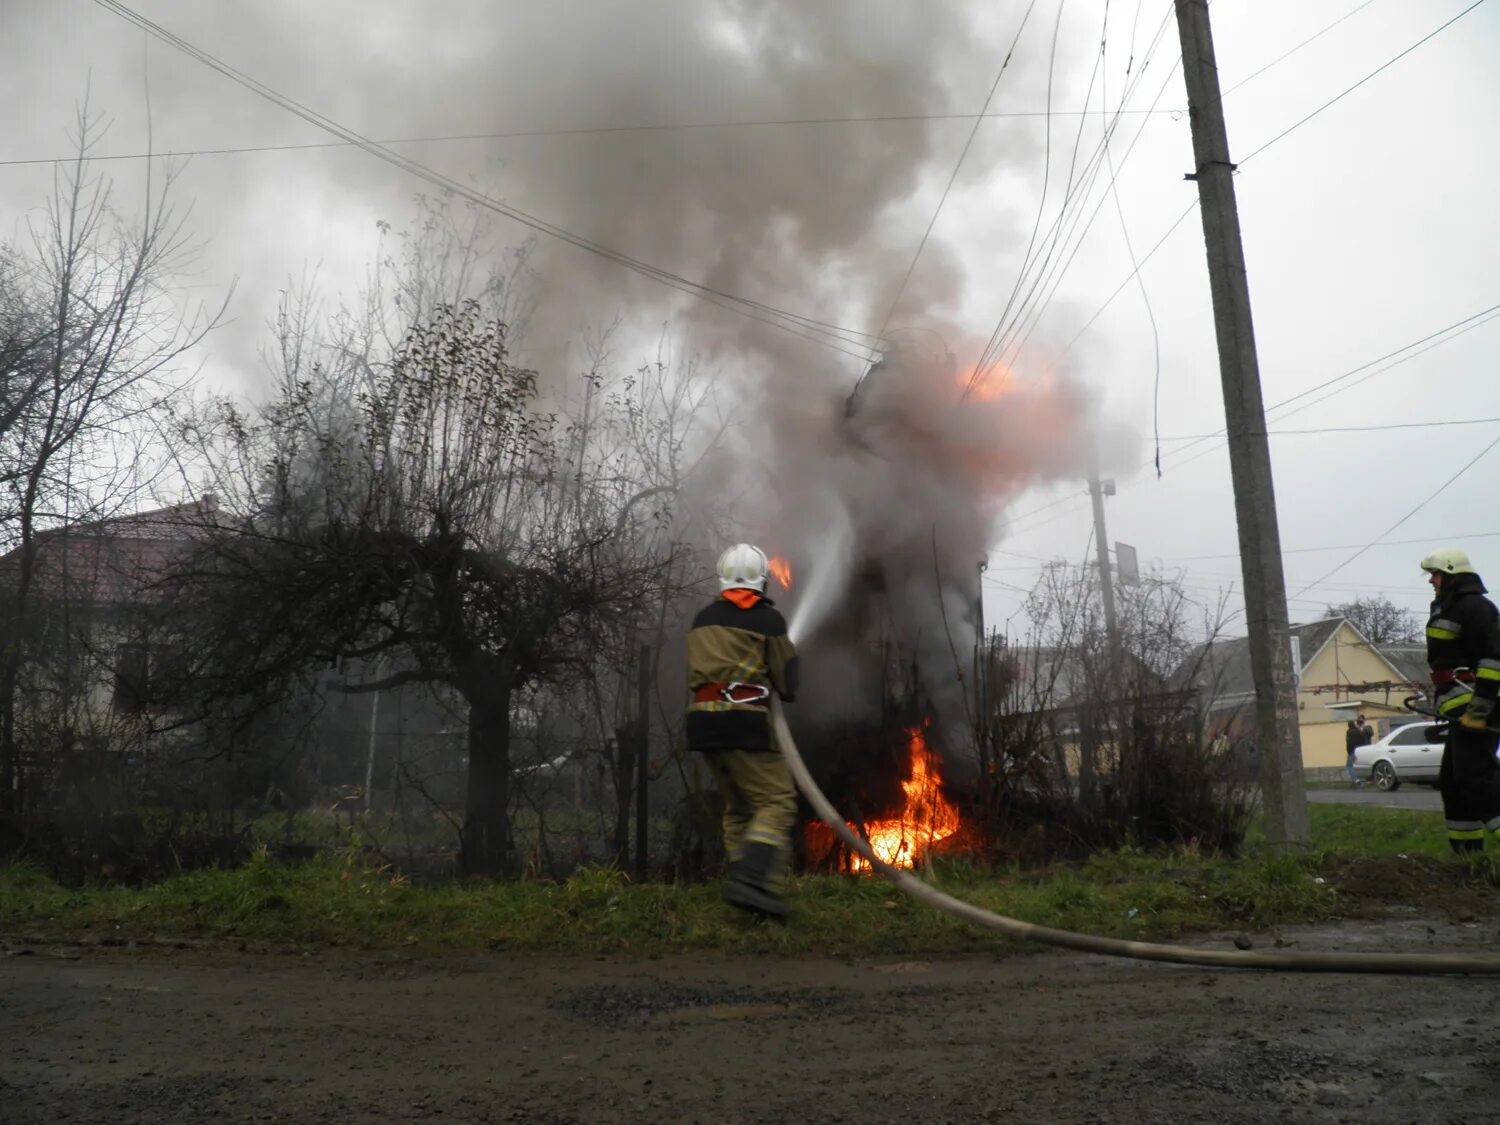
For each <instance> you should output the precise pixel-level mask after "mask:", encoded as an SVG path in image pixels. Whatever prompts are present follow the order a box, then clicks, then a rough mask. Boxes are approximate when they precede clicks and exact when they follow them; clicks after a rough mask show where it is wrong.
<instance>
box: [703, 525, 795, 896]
mask: <svg viewBox="0 0 1500 1125" xmlns="http://www.w3.org/2000/svg"><path fill="white" fill-rule="evenodd" d="M718 578H719V596H718V597H717V598H715V599H714V600H713V601H712V602H711V603H710V604H709V605H707V606H705V607H704V608H703V609H701V610H700V611H699V612H698V615H697V616H696V617H695V618H694V619H693V627H692V629H691V630H690V631H689V633H688V636H687V667H688V691H690V692H691V693H692V701H691V702H690V703H689V704H688V710H687V742H688V749H689V750H696V751H699V752H701V753H702V754H703V756H704V759H705V760H706V761H707V762H708V765H709V768H710V769H711V770H712V771H713V774H714V778H715V780H716V781H717V782H718V786H719V793H720V795H721V796H722V797H723V798H724V854H725V857H726V858H727V860H728V862H729V877H728V880H727V882H726V885H725V888H724V898H725V900H726V901H728V902H730V903H732V904H733V905H735V906H737V907H740V908H741V909H743V910H748V911H751V912H752V913H756V914H761V915H765V916H768V917H773V918H784V917H786V913H787V908H786V903H785V902H784V901H783V900H782V897H781V890H782V886H783V884H784V881H785V872H786V867H787V863H788V860H789V859H790V856H791V832H792V825H793V824H794V823H795V822H796V819H797V791H796V789H795V787H794V786H793V784H792V775H791V771H790V770H789V769H788V768H787V765H786V762H785V761H784V760H783V759H782V757H781V755H780V754H779V753H777V750H776V745H775V742H774V740H773V738H772V734H771V722H770V710H769V709H770V701H771V692H773V691H774V692H776V693H777V694H778V695H779V696H780V697H781V698H782V699H783V700H785V701H786V702H788V703H790V702H791V701H792V700H793V699H794V698H795V697H796V693H797V650H796V648H795V647H794V646H793V644H792V642H791V639H790V638H789V637H788V636H787V632H786V620H785V619H784V618H783V617H782V616H781V613H780V612H779V611H778V610H777V609H776V608H775V606H774V605H773V604H772V602H771V599H770V598H768V597H766V556H765V553H764V552H763V551H761V550H760V549H759V548H758V547H753V546H751V545H750V544H749V543H739V544H736V545H735V546H733V547H730V548H729V549H728V550H727V551H725V552H724V553H723V554H722V555H721V556H719V574H718Z"/></svg>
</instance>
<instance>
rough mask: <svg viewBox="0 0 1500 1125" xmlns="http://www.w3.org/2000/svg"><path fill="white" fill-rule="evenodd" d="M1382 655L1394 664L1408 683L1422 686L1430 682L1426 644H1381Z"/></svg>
mask: <svg viewBox="0 0 1500 1125" xmlns="http://www.w3.org/2000/svg"><path fill="white" fill-rule="evenodd" d="M1379 649H1380V655H1381V656H1383V657H1385V658H1386V659H1387V660H1388V661H1390V662H1391V663H1392V664H1394V665H1395V666H1396V668H1397V670H1398V671H1400V673H1401V675H1402V676H1403V677H1404V678H1405V680H1406V682H1407V683H1410V684H1415V685H1416V686H1418V687H1422V686H1424V685H1426V684H1427V683H1429V682H1430V681H1429V679H1428V668H1427V646H1426V645H1425V644H1405V645H1380V646H1379Z"/></svg>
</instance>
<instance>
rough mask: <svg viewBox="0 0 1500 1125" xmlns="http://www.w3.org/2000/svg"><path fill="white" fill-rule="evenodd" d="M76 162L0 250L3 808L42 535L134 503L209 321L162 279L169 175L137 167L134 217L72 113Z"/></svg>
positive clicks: (168, 242) (179, 257)
mask: <svg viewBox="0 0 1500 1125" xmlns="http://www.w3.org/2000/svg"><path fill="white" fill-rule="evenodd" d="M77 122H78V123H77V137H76V141H77V148H76V153H77V156H76V159H75V160H74V161H73V162H72V163H71V164H69V165H67V166H65V167H64V168H62V169H60V170H59V172H58V173H57V178H56V182H55V186H54V191H53V195H52V198H51V199H50V200H49V202H48V206H47V209H46V213H45V218H44V219H43V220H42V221H40V222H38V223H36V224H33V225H31V226H30V227H29V228H28V229H29V233H30V239H29V243H27V244H24V245H20V246H10V247H3V248H0V540H3V544H4V547H5V548H6V549H7V550H8V554H7V555H6V556H5V559H4V563H5V568H6V570H5V575H4V580H5V582H4V585H5V591H4V601H3V608H0V635H3V636H4V637H5V638H6V643H5V645H4V646H3V648H0V809H14V808H15V806H16V802H17V799H18V798H17V792H18V785H19V784H20V779H19V774H18V765H19V753H18V747H17V742H16V690H17V682H18V677H19V676H20V673H21V670H22V668H23V667H24V665H25V663H26V661H27V659H28V653H27V638H28V637H29V636H31V635H32V634H33V633H34V632H35V629H34V628H33V622H32V620H31V616H32V612H33V608H34V604H35V602H36V597H37V593H38V591H37V590H36V589H35V582H36V577H37V574H36V568H37V548H38V535H39V534H41V533H42V532H43V531H46V530H48V529H57V528H63V529H65V528H66V527H68V526H69V525H70V524H73V523H76V522H78V521H80V520H87V519H91V518H97V517H98V516H99V515H100V514H102V513H104V512H106V511H117V510H120V509H121V508H123V507H126V506H128V505H129V504H130V502H131V501H132V499H134V498H135V497H138V496H139V495H140V493H141V491H142V490H143V489H144V488H145V487H146V486H147V484H148V483H149V482H148V481H146V480H144V479H143V477H142V475H141V469H142V468H143V466H144V465H145V464H146V463H147V461H146V459H144V458H143V457H142V455H141V451H142V449H143V448H144V447H145V445H146V442H145V440H144V439H143V436H142V435H143V432H144V431H147V430H149V429H150V417H151V414H152V412H153V411H154V410H156V409H159V408H160V407H161V406H162V405H163V403H164V402H165V400H167V399H168V398H170V397H171V396H172V395H173V394H174V392H175V391H176V389H177V387H176V385H175V384H174V382H173V378H174V376H173V367H174V364H175V362H176V361H177V360H178V359H179V358H180V357H181V356H182V355H183V353H184V352H185V351H187V350H188V349H189V348H191V347H192V346H193V345H194V344H196V343H197V342H198V341H199V340H200V339H201V338H202V337H203V335H204V334H205V333H206V332H207V331H208V330H209V329H210V328H211V327H212V326H213V324H214V323H215V322H216V320H217V317H216V316H215V315H212V314H210V313H206V312H204V311H203V310H201V309H200V310H198V311H196V312H193V313H184V312H183V311H182V309H181V308H180V307H179V305H178V304H177V302H176V301H175V300H174V294H173V293H172V292H171V290H170V288H169V286H170V283H171V282H172V280H173V279H174V278H175V277H176V276H177V275H178V274H179V272H180V271H181V270H182V269H183V268H184V267H185V266H186V265H187V263H188V260H189V257H190V255H191V251H192V247H191V245H190V243H189V240H188V238H187V235H186V233H185V228H184V224H183V217H182V216H181V215H180V214H178V213H177V212H176V211H175V210H174V209H173V208H172V206H171V204H170V196H171V191H172V177H171V176H170V175H166V176H165V177H162V178H156V174H155V173H154V171H153V170H152V166H151V162H149V161H148V162H146V167H147V173H146V183H145V185H144V202H143V203H142V204H141V210H140V213H139V215H138V216H137V217H136V218H135V220H134V221H127V220H126V219H124V218H123V217H121V216H120V215H118V214H117V213H116V211H115V210H114V207H113V192H112V184H111V182H110V181H109V180H107V179H101V178H91V176H90V174H89V169H90V168H91V167H92V165H91V164H90V163H89V162H88V156H89V154H90V151H91V150H92V148H93V147H94V145H95V144H96V143H97V141H98V139H99V136H100V130H99V129H98V127H97V126H96V124H95V123H94V121H93V120H92V119H91V118H90V116H89V113H88V110H87V107H86V106H85V107H84V108H82V109H80V111H79V114H78V118H77Z"/></svg>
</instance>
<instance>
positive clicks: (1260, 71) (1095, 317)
mask: <svg viewBox="0 0 1500 1125" xmlns="http://www.w3.org/2000/svg"><path fill="white" fill-rule="evenodd" d="M1372 2H1373V0H1365V2H1364V3H1362V4H1360V5H1359V6H1358V7H1356V8H1353V9H1352V10H1350V11H1348V12H1346V13H1345V14H1344V15H1342V16H1340V17H1339V18H1338V19H1337V20H1335V21H1334V22H1333V23H1331V24H1329V25H1328V26H1327V27H1325V28H1323V30H1322V31H1319V32H1317V33H1316V34H1314V35H1312V36H1310V37H1309V38H1307V39H1304V40H1303V41H1302V42H1301V43H1299V44H1297V46H1295V47H1293V48H1292V49H1291V50H1289V51H1287V52H1285V53H1283V54H1281V55H1279V56H1277V57H1276V58H1275V59H1273V60H1272V61H1271V62H1269V63H1267V64H1266V65H1265V66H1263V67H1260V68H1259V69H1258V70H1255V71H1253V72H1252V73H1251V74H1250V75H1249V76H1248V77H1246V78H1244V79H1241V80H1240V81H1239V82H1237V83H1236V84H1235V85H1233V86H1231V87H1230V88H1229V89H1228V90H1225V91H1223V93H1221V94H1220V95H1219V98H1220V100H1221V101H1222V100H1223V99H1224V98H1226V97H1228V96H1229V94H1230V93H1231V92H1233V91H1234V90H1238V89H1239V88H1240V87H1241V86H1244V85H1245V84H1247V83H1248V82H1250V81H1251V80H1253V79H1255V78H1258V77H1260V76H1261V75H1262V74H1264V73H1265V72H1266V71H1268V70H1270V69H1271V68H1272V67H1274V66H1276V65H1277V64H1278V63H1280V62H1282V61H1283V60H1285V59H1287V58H1289V57H1291V56H1292V55H1293V54H1295V53H1296V52H1297V51H1300V50H1301V49H1302V48H1303V47H1305V46H1307V45H1308V44H1309V43H1311V42H1313V41H1314V40H1315V39H1318V38H1319V37H1321V36H1322V35H1324V34H1325V33H1326V32H1328V31H1331V30H1333V28H1335V27H1337V26H1338V25H1339V24H1341V23H1343V22H1344V21H1345V20H1347V19H1348V18H1349V17H1350V16H1353V15H1355V14H1356V13H1358V12H1360V11H1363V10H1364V9H1365V8H1367V7H1368V6H1369V5H1370V3H1372ZM1482 3H1484V0H1476V2H1475V3H1474V4H1472V5H1471V6H1470V7H1468V8H1465V9H1464V11H1462V12H1460V13H1459V14H1458V15H1457V16H1454V17H1453V19H1452V20H1449V21H1448V23H1446V24H1444V25H1443V26H1442V27H1440V28H1438V29H1437V31H1434V32H1432V33H1431V34H1429V35H1428V36H1426V37H1425V38H1423V39H1421V40H1419V41H1418V42H1416V43H1414V44H1412V45H1411V46H1410V47H1408V48H1407V49H1406V50H1405V51H1402V52H1401V54H1399V55H1397V56H1396V57H1395V58H1393V59H1391V60H1389V61H1388V62H1386V63H1384V64H1382V65H1381V66H1380V67H1377V68H1376V69H1375V70H1373V71H1371V72H1370V73H1369V74H1367V75H1365V76H1364V77H1363V78H1361V79H1360V80H1359V81H1358V82H1356V83H1355V84H1354V85H1353V86H1350V87H1349V88H1348V89H1347V90H1345V91H1344V92H1343V93H1341V94H1339V95H1338V97H1335V98H1333V99H1332V100H1330V101H1328V102H1325V103H1324V104H1323V105H1321V106H1319V107H1318V108H1317V109H1315V110H1313V112H1312V113H1309V114H1308V115H1307V116H1306V117H1304V118H1302V120H1300V121H1298V122H1297V123H1296V124H1294V125H1292V126H1291V127H1290V128H1288V129H1284V130H1283V131H1282V132H1280V133H1278V134H1277V135H1276V136H1274V137H1272V138H1271V139H1270V140H1269V141H1267V142H1266V143H1265V144H1263V145H1261V146H1260V147H1259V148H1258V149H1256V150H1255V151H1254V152H1252V153H1251V154H1250V156H1247V157H1244V158H1243V159H1241V160H1240V161H1239V163H1240V164H1244V163H1245V162H1246V161H1248V160H1249V159H1250V158H1251V157H1253V156H1257V155H1259V154H1260V153H1262V152H1264V151H1265V150H1266V149H1268V148H1270V147H1271V146H1272V145H1273V144H1275V143H1276V142H1277V141H1280V140H1281V139H1282V138H1283V137H1285V136H1286V135H1287V134H1288V133H1290V132H1292V131H1293V130H1294V129H1297V128H1300V127H1301V126H1302V125H1305V124H1306V123H1307V122H1308V121H1311V120H1312V119H1313V118H1314V117H1316V116H1317V115H1318V114H1320V113H1322V112H1323V111H1324V110H1325V109H1327V108H1328V107H1329V106H1331V105H1333V104H1334V102H1337V101H1338V100H1339V99H1341V98H1343V97H1344V95H1345V94H1348V93H1350V92H1351V91H1353V90H1354V89H1356V88H1357V87H1359V86H1361V85H1363V84H1364V83H1366V82H1368V81H1369V80H1370V79H1371V78H1374V77H1375V76H1376V75H1377V74H1379V73H1380V72H1381V71H1382V70H1385V69H1386V67H1389V66H1390V65H1391V64H1392V63H1394V62H1396V61H1397V60H1398V59H1400V58H1401V57H1402V56H1404V55H1407V54H1410V53H1411V52H1412V51H1414V50H1416V49H1417V48H1418V47H1420V46H1421V45H1422V44H1423V43H1425V42H1427V40H1428V39H1431V38H1432V37H1433V36H1434V35H1436V34H1437V33H1438V32H1439V31H1442V30H1443V28H1446V27H1447V26H1448V24H1451V23H1453V22H1454V21H1455V20H1458V19H1460V18H1462V17H1463V16H1465V15H1467V14H1468V13H1469V12H1470V11H1472V10H1473V9H1474V8H1477V7H1478V6H1479V5H1480V4H1482ZM1148 112H1149V111H1148ZM1136 135H1137V136H1139V135H1140V134H1139V131H1137V134H1136ZM1197 206H1198V200H1197V198H1196V197H1194V199H1193V200H1192V202H1190V203H1189V204H1188V206H1187V208H1186V209H1185V210H1184V211H1183V212H1182V214H1180V215H1178V216H1177V218H1176V219H1174V220H1173V221H1172V225H1171V226H1169V227H1168V228H1167V229H1166V231H1165V232H1164V233H1163V234H1162V236H1161V238H1160V239H1158V240H1157V243H1156V245H1155V246H1153V247H1152V248H1151V250H1150V251H1149V252H1148V253H1147V254H1146V256H1145V257H1144V258H1142V259H1141V261H1140V263H1139V264H1138V265H1136V266H1135V267H1134V268H1132V270H1131V271H1130V273H1129V274H1127V275H1126V277H1125V279H1124V280H1123V281H1121V282H1120V284H1119V285H1117V286H1116V287H1115V288H1114V290H1113V291H1112V292H1111V293H1110V295H1109V296H1108V297H1106V298H1105V300H1104V303H1103V304H1102V305H1100V306H1099V307H1098V308H1097V309H1096V310H1095V311H1094V313H1093V315H1092V316H1090V317H1089V319H1088V320H1087V321H1086V322H1085V323H1084V325H1083V327H1082V328H1080V329H1079V330H1078V331H1077V332H1075V333H1074V334H1073V338H1072V339H1071V340H1069V341H1068V344H1067V346H1066V347H1065V348H1064V349H1063V354H1064V355H1066V354H1067V353H1068V352H1070V351H1072V350H1073V345H1074V344H1076V343H1077V342H1078V340H1079V338H1080V337H1082V336H1083V334H1084V333H1085V332H1087V331H1088V330H1089V329H1090V328H1092V327H1093V325H1094V322H1095V321H1097V320H1098V319H1099V317H1100V316H1101V315H1103V313H1104V311H1105V310H1106V309H1108V308H1109V306H1110V305H1112V304H1113V303H1114V300H1115V298H1116V297H1118V296H1119V295H1120V294H1121V293H1122V292H1123V291H1124V289H1125V287H1126V286H1127V285H1129V284H1130V283H1131V281H1132V280H1134V279H1135V277H1136V275H1137V274H1138V273H1139V272H1140V270H1141V268H1142V267H1143V266H1145V264H1146V263H1147V262H1148V261H1150V260H1151V258H1152V257H1153V256H1154V255H1155V254H1156V252H1157V250H1159V249H1161V246H1162V244H1163V243H1164V242H1166V240H1167V239H1168V238H1169V237H1171V235H1172V233H1173V232H1174V231H1176V230H1177V228H1178V227H1179V226H1181V225H1182V221H1183V220H1184V219H1186V218H1187V217H1188V215H1189V214H1191V213H1192V211H1193V210H1194V209H1195V208H1196V207H1197Z"/></svg>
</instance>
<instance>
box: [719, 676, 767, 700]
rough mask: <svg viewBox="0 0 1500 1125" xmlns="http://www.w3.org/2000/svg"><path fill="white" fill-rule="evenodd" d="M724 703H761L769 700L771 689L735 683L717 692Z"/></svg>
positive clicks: (763, 685)
mask: <svg viewBox="0 0 1500 1125" xmlns="http://www.w3.org/2000/svg"><path fill="white" fill-rule="evenodd" d="M719 695H720V697H722V698H723V700H724V702H725V703H762V702H764V701H765V700H767V699H770V698H771V689H770V688H768V687H767V686H766V685H765V684H743V683H740V682H739V681H735V682H734V683H732V684H725V685H724V687H723V688H722V689H721V690H720V691H719Z"/></svg>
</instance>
